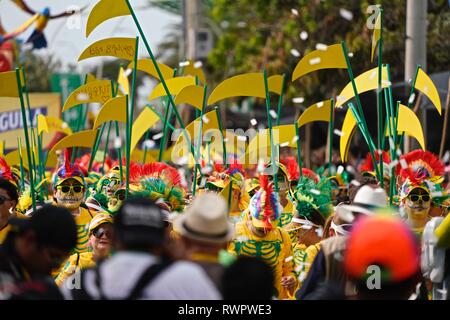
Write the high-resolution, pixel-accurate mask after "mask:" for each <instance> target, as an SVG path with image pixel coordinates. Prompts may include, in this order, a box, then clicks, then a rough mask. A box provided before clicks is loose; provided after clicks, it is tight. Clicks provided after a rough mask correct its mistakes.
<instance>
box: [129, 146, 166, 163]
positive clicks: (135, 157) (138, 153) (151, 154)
mask: <svg viewBox="0 0 450 320" xmlns="http://www.w3.org/2000/svg"><path fill="white" fill-rule="evenodd" d="M158 155H159V150H156V149H155V150H147V156H146V157H145V163H152V162H157V161H158ZM131 161H133V162H136V163H142V162H143V161H144V150H141V149H135V150H133V152H132V153H131Z"/></svg>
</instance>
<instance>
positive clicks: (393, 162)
mask: <svg viewBox="0 0 450 320" xmlns="http://www.w3.org/2000/svg"><path fill="white" fill-rule="evenodd" d="M397 164H398V160H397V159H395V160H393V161H391V162H390V163H389V169H392V168H394V167H395V166H397Z"/></svg>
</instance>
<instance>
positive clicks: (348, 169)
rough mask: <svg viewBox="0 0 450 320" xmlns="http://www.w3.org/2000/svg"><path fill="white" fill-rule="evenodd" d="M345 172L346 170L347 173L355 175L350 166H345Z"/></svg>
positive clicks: (353, 169)
mask: <svg viewBox="0 0 450 320" xmlns="http://www.w3.org/2000/svg"><path fill="white" fill-rule="evenodd" d="M345 170H347V172H349V173H355V168H353V166H351V165H348V166H346V167H345Z"/></svg>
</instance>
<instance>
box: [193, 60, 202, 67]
mask: <svg viewBox="0 0 450 320" xmlns="http://www.w3.org/2000/svg"><path fill="white" fill-rule="evenodd" d="M201 67H203V62H201V61H196V62H195V63H194V68H195V69H199V68H201Z"/></svg>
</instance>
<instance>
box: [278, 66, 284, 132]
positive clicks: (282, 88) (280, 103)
mask: <svg viewBox="0 0 450 320" xmlns="http://www.w3.org/2000/svg"><path fill="white" fill-rule="evenodd" d="M285 88H286V74H283V81H282V84H281V93H280V97H279V98H278V109H277V126H279V125H280V115H281V106H282V105H283V96H284V90H285Z"/></svg>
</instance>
